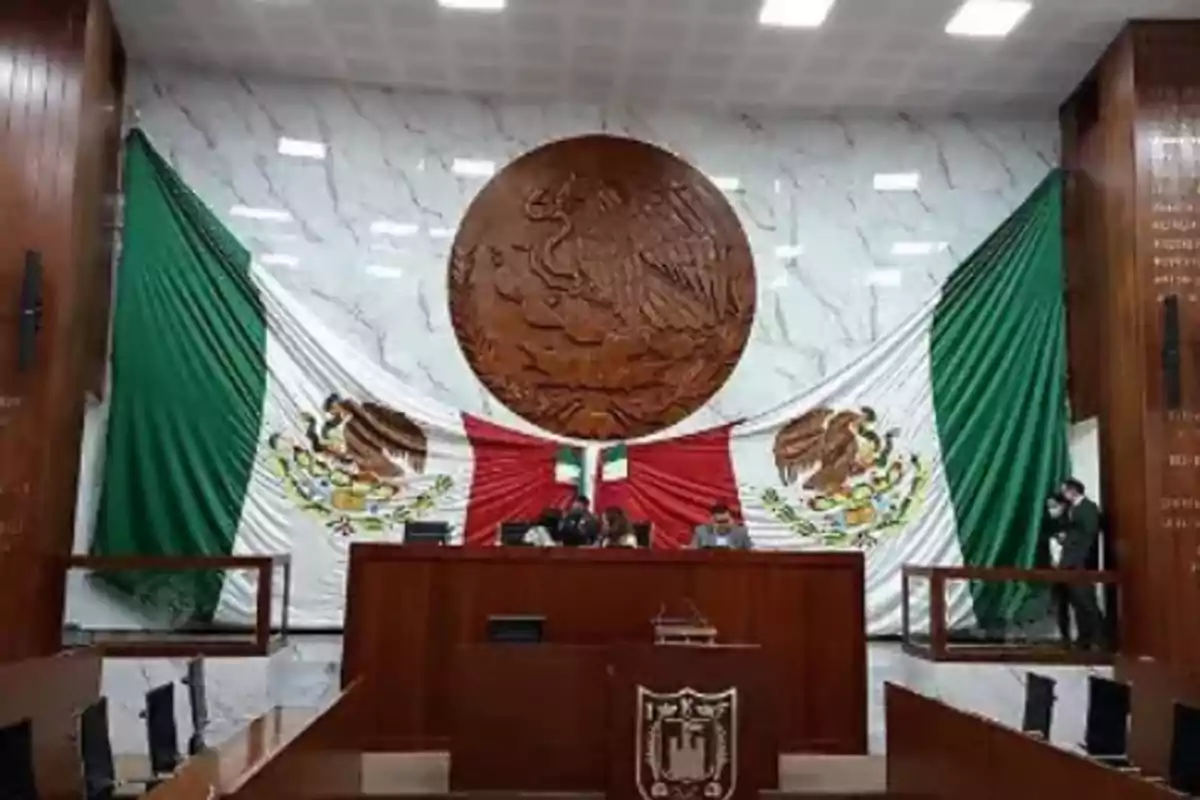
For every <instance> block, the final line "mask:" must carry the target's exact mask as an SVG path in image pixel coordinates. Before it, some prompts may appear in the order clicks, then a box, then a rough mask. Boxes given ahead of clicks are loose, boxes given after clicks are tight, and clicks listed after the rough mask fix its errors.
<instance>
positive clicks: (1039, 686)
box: [1021, 672, 1054, 739]
mask: <svg viewBox="0 0 1200 800" xmlns="http://www.w3.org/2000/svg"><path fill="white" fill-rule="evenodd" d="M1053 715H1054V679H1053V678H1047V677H1046V676H1045V675H1038V674H1037V673H1034V672H1030V673H1029V675H1028V678H1027V679H1026V682H1025V718H1024V721H1023V722H1022V723H1021V730H1023V731H1025V732H1026V733H1036V734H1038V735H1040V736H1041V737H1043V738H1045V739H1049V738H1050V725H1051V722H1052V720H1053Z"/></svg>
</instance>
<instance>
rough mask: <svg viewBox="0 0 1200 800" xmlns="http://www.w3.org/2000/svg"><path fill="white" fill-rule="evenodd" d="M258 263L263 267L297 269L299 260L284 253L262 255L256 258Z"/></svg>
mask: <svg viewBox="0 0 1200 800" xmlns="http://www.w3.org/2000/svg"><path fill="white" fill-rule="evenodd" d="M258 263H259V264H262V265H263V266H264V267H298V266H300V259H298V258H296V257H295V256H289V255H287V254H286V253H263V254H262V255H261V256H259V257H258Z"/></svg>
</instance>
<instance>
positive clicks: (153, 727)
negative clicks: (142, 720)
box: [146, 683, 179, 775]
mask: <svg viewBox="0 0 1200 800" xmlns="http://www.w3.org/2000/svg"><path fill="white" fill-rule="evenodd" d="M146 738H147V739H148V740H149V743H150V770H151V771H152V772H153V773H154V774H155V775H167V774H169V773H171V772H174V771H175V767H177V766H179V734H178V733H177V731H176V729H175V684H173V683H164V684H163V685H162V686H159V687H158V688H156V689H151V690H150V691H148V692H146Z"/></svg>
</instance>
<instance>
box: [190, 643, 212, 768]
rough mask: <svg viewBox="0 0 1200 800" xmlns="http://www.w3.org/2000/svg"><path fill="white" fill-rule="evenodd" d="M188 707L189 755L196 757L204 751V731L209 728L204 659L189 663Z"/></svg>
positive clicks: (196, 659)
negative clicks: (189, 718)
mask: <svg viewBox="0 0 1200 800" xmlns="http://www.w3.org/2000/svg"><path fill="white" fill-rule="evenodd" d="M184 682H185V683H186V684H187V690H188V705H189V706H190V707H191V711H192V735H191V736H190V737H189V738H188V755H192V756H194V755H196V754H197V753H199V752H200V751H202V750H203V749H204V731H205V729H206V728H207V727H208V694H207V692H206V691H205V688H204V659H202V658H193V659H192V660H191V661H189V662H188V667H187V678H185V679H184Z"/></svg>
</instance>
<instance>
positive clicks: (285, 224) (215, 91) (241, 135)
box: [130, 68, 1058, 431]
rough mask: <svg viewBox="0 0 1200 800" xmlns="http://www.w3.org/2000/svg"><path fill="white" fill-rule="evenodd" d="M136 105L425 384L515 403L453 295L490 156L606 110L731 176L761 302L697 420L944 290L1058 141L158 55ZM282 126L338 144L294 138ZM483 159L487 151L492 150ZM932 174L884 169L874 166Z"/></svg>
mask: <svg viewBox="0 0 1200 800" xmlns="http://www.w3.org/2000/svg"><path fill="white" fill-rule="evenodd" d="M130 91H131V97H130V100H131V102H132V104H133V106H134V115H133V118H135V119H136V120H137V122H138V124H140V125H141V126H142V128H143V129H144V130H145V131H147V133H148V134H149V136H150V138H151V139H152V141H153V142H154V143H155V144H156V145H157V147H158V148H160V149H161V150H162V152H164V153H165V155H166V157H167V158H168V159H169V160H170V161H171V163H172V164H174V165H176V166H177V167H178V169H179V170H180V171H181V173H182V174H183V176H184V177H185V179H186V180H187V181H188V182H189V183H190V184H191V186H192V187H193V188H195V189H196V190H197V192H198V193H199V195H200V196H201V197H202V198H204V199H205V200H206V201H207V202H208V203H209V204H210V205H211V206H212V207H213V208H214V209H215V210H216V212H217V213H218V214H219V215H220V216H221V217H222V218H223V219H224V220H225V221H226V222H227V223H228V225H229V226H230V227H231V229H232V230H234V231H235V232H236V233H237V234H238V235H239V236H240V237H241V238H242V239H243V241H245V242H246V243H247V244H248V245H249V246H250V247H251V248H252V249H253V251H254V253H255V254H256V256H257V257H258V259H259V260H260V262H261V263H263V264H264V265H266V266H268V267H269V268H270V269H271V270H272V271H274V272H275V273H276V274H277V275H278V277H279V279H280V280H281V281H282V282H283V283H284V284H285V285H286V286H287V287H288V288H289V289H291V290H292V291H294V292H296V293H297V294H298V295H299V296H300V297H301V298H302V299H303V300H304V301H305V302H307V303H309V304H311V306H312V308H314V309H315V310H316V311H317V312H318V313H319V314H320V315H321V316H322V318H323V319H324V320H325V321H326V322H328V323H329V324H330V326H331V327H332V328H333V329H334V330H335V331H337V332H338V333H339V334H341V335H343V336H345V337H347V338H348V339H349V340H351V341H353V342H355V343H356V344H357V345H358V346H359V347H361V348H362V349H363V351H364V352H366V353H368V354H369V355H370V356H371V357H372V358H373V359H375V360H377V361H378V362H380V363H381V364H383V365H385V366H386V367H388V368H389V369H390V370H392V371H393V372H394V373H396V374H398V375H400V376H401V377H402V378H403V379H405V380H406V381H407V382H408V383H409V384H410V385H411V386H413V387H414V388H415V389H417V390H418V391H420V392H422V393H424V394H427V395H431V396H433V397H435V398H437V399H440V400H443V401H445V402H447V403H449V404H451V405H453V406H455V407H458V408H461V409H462V410H465V411H468V412H471V413H474V414H477V415H483V416H488V417H491V418H494V419H496V420H497V421H500V422H502V423H509V424H520V423H519V422H518V421H517V420H516V418H515V417H514V415H512V414H511V413H510V412H508V411H507V410H506V409H504V408H503V407H499V404H498V403H497V402H496V401H495V400H494V399H493V398H491V397H490V396H489V395H488V394H487V392H486V391H485V390H484V388H483V386H482V384H481V383H480V382H479V381H478V380H476V378H475V377H474V375H473V374H472V373H471V371H470V369H469V368H468V366H467V363H466V361H465V359H464V358H463V357H462V355H461V354H460V352H459V350H458V346H457V343H456V341H455V338H454V334H453V331H452V329H451V327H450V319H449V313H448V308H447V289H446V263H447V256H448V252H449V249H450V246H451V244H452V241H453V236H454V231H455V229H456V227H457V225H458V224H459V222H460V220H461V218H462V217H463V215H464V213H465V210H466V207H467V205H468V203H469V202H470V200H471V199H472V197H473V196H474V194H475V193H476V192H477V191H478V190H479V189H480V188H481V187H482V185H483V183H484V181H485V180H486V177H484V176H482V175H477V174H462V173H463V172H471V173H478V172H486V169H483V170H481V169H479V168H480V167H481V166H484V167H486V163H491V164H493V165H496V166H497V167H500V166H503V165H504V164H505V163H506V162H507V161H508V160H510V159H512V158H513V157H515V156H517V155H519V154H521V153H523V152H525V151H527V150H529V149H531V148H533V147H536V146H537V145H540V144H543V143H545V142H548V141H552V140H554V139H557V138H562V137H567V136H572V135H578V134H583V133H591V132H608V133H613V134H619V135H627V136H632V137H637V138H641V139H645V140H647V141H650V142H654V143H657V144H659V145H662V146H665V147H667V148H669V149H671V150H673V151H675V152H677V153H679V154H681V155H682V156H684V157H685V158H687V159H688V160H690V161H691V162H692V163H693V164H695V165H697V166H698V167H699V168H700V169H701V170H703V171H704V172H706V173H707V174H708V175H710V176H712V177H714V178H718V179H719V182H718V185H719V186H721V187H723V188H725V189H726V192H727V195H728V197H729V199H730V201H731V203H732V205H733V206H734V208H735V209H736V211H737V214H738V216H739V217H740V219H741V222H742V225H743V226H744V228H745V229H746V231H747V233H748V235H749V239H750V242H751V245H752V248H753V252H754V257H755V262H756V268H757V274H758V292H759V296H758V309H759V311H758V319H757V322H756V324H755V327H754V332H753V335H752V338H751V340H750V343H749V346H748V347H747V350H746V352H745V354H744V357H743V359H742V362H741V364H740V365H739V367H738V369H737V370H736V371H735V373H734V374H733V376H732V377H731V379H730V380H729V382H728V383H727V384H726V386H725V388H724V390H723V391H721V392H720V393H718V394H717V396H716V397H714V398H713V400H712V401H711V402H710V403H709V404H708V406H707V407H706V408H704V409H703V410H702V411H700V412H699V413H697V414H696V415H694V416H693V417H692V418H690V419H688V420H686V421H684V422H683V423H681V428H679V429H678V430H681V431H682V430H684V429H689V430H690V429H700V428H704V427H709V426H711V425H713V424H717V423H720V422H722V421H725V420H728V419H731V418H739V417H744V416H750V415H753V414H755V413H758V412H761V411H764V410H766V409H769V408H771V407H773V406H775V405H776V404H778V403H779V402H780V401H781V400H782V399H785V398H787V397H789V396H794V395H795V394H798V393H801V392H803V391H805V390H807V389H809V388H810V387H811V386H813V385H814V384H816V383H818V382H820V381H821V380H822V379H823V378H826V377H828V376H830V375H832V374H833V373H834V372H836V371H837V370H838V369H839V368H841V367H842V366H844V365H846V364H847V363H848V362H850V361H851V360H852V359H854V358H855V357H856V356H857V355H859V354H861V353H862V352H863V351H864V350H865V349H867V348H868V347H869V346H870V345H871V343H872V342H874V341H876V340H877V339H879V338H880V337H881V336H884V335H886V334H887V333H888V332H889V331H890V330H891V329H892V328H894V327H895V326H896V325H897V324H899V323H900V322H901V321H903V320H904V319H906V318H907V317H908V316H909V315H911V314H912V313H914V312H915V311H916V310H917V309H919V308H920V307H921V305H922V304H923V303H924V302H925V301H926V300H928V299H929V298H930V297H931V295H932V294H933V293H934V292H935V290H936V289H937V287H938V286H939V285H940V284H941V282H942V281H943V279H944V278H945V277H946V275H947V274H948V273H949V272H950V270H951V269H952V268H953V267H954V265H955V264H957V263H958V262H959V261H961V260H962V259H963V258H964V257H965V256H966V255H967V254H969V252H970V251H971V250H972V249H973V248H974V247H975V246H977V245H978V244H979V243H980V242H981V241H982V239H983V238H984V237H985V236H986V235H987V234H989V233H990V232H991V231H992V230H994V229H995V228H996V226H997V225H998V224H999V223H1000V222H1001V221H1002V220H1003V219H1004V218H1005V217H1006V216H1007V215H1008V214H1009V213H1010V212H1011V211H1012V210H1013V209H1014V208H1015V207H1016V206H1017V205H1018V204H1019V203H1020V202H1021V200H1023V199H1024V198H1025V197H1026V195H1027V194H1028V193H1029V192H1030V191H1031V190H1032V189H1033V188H1034V187H1035V186H1036V185H1037V183H1038V182H1039V181H1040V180H1041V179H1042V178H1043V177H1044V176H1045V175H1046V173H1047V171H1048V170H1049V169H1050V168H1051V167H1052V166H1053V165H1056V164H1057V163H1058V155H1057V151H1058V132H1057V122H1056V121H1055V119H1054V118H1053V117H1052V116H1049V115H1048V116H1046V117H1044V118H1040V119H1032V120H1020V119H972V118H966V117H954V118H940V119H922V118H915V117H911V116H905V115H893V116H882V117H876V118H841V117H830V118H811V119H803V118H782V117H780V118H774V117H767V116H751V115H748V114H729V115H705V114H699V113H692V112H686V111H671V110H655V111H644V112H643V111H638V110H630V109H613V108H601V107H596V106H587V105H554V106H545V105H522V104H516V103H507V102H505V103H497V102H489V101H486V100H475V99H469V98H463V97H450V96H437V95H425V94H413V93H401V92H392V91H385V90H380V89H374V88H355V87H344V86H338V85H332V84H323V83H299V82H277V81H268V80H257V79H251V78H244V77H234V76H221V75H208V74H201V73H196V72H177V71H167V70H157V69H151V68H141V69H138V70H135V72H134V74H133V79H132V81H131V90H130ZM280 137H288V138H292V139H299V140H306V141H317V142H321V143H324V144H326V145H327V157H326V158H324V159H323V160H317V159H312V158H297V157H290V156H285V155H280V154H279V152H278V142H279V139H280ZM485 162H486V163H485ZM896 175H908V176H913V175H915V176H916V179H917V181H918V182H919V185H918V186H917V187H916V189H915V190H914V189H911V188H909V189H904V190H901V191H880V190H878V188H877V176H884V177H883V178H881V179H878V180H883V181H885V182H886V181H887V180H888V178H887V177H886V176H896Z"/></svg>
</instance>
